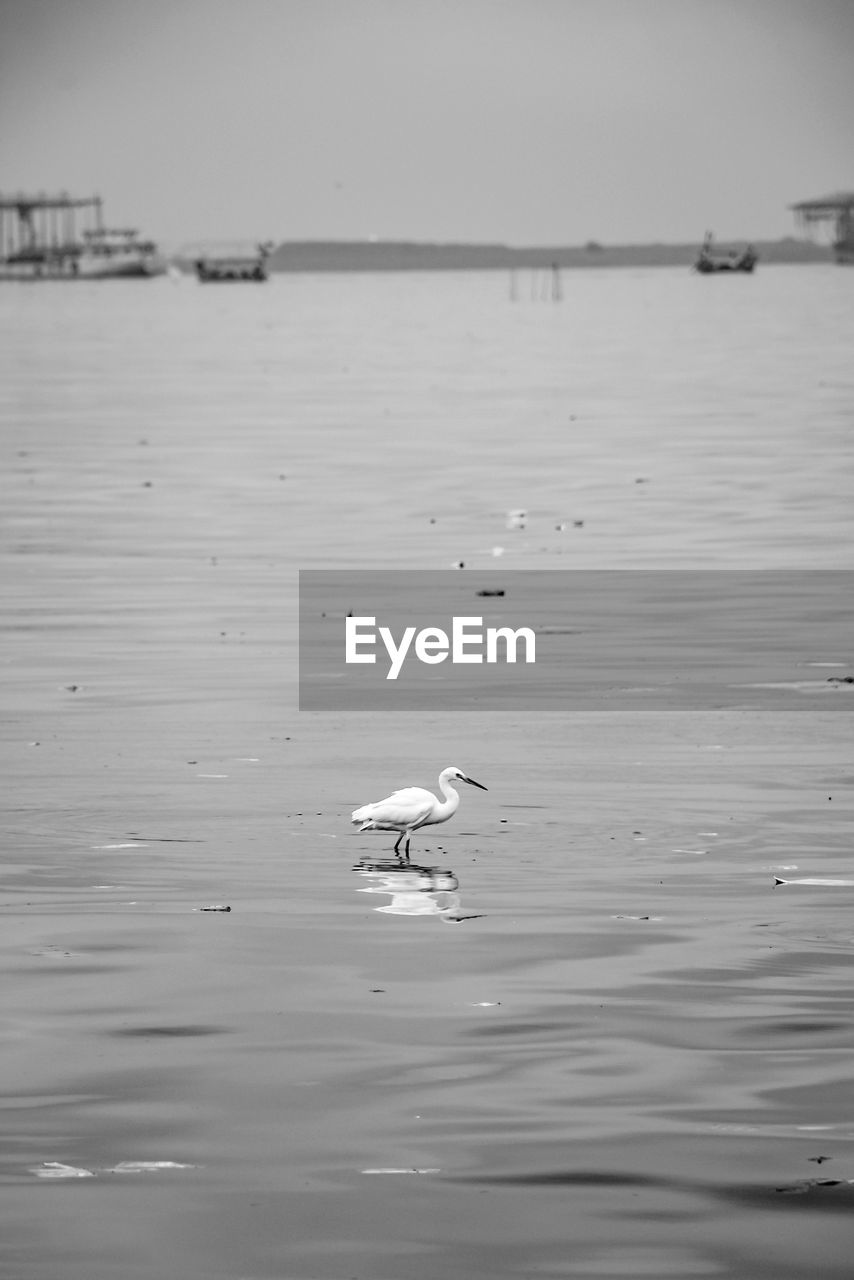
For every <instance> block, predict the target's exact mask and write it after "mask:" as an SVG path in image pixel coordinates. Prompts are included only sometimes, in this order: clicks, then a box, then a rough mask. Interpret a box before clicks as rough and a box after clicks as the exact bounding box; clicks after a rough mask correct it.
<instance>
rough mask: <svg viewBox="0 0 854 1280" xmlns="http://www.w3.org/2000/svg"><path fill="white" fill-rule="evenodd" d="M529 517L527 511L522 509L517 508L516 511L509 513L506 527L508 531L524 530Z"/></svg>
mask: <svg viewBox="0 0 854 1280" xmlns="http://www.w3.org/2000/svg"><path fill="white" fill-rule="evenodd" d="M527 516H528V513H527V511H525V510H523V509H522V507H516V508H515V510H513V511H508V512H507V520H506V521H505V525H506V527H507V528H508V529H524V528H525V520H526V519H527Z"/></svg>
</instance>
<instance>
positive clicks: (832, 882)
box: [774, 876, 854, 888]
mask: <svg viewBox="0 0 854 1280" xmlns="http://www.w3.org/2000/svg"><path fill="white" fill-rule="evenodd" d="M778 884H816V885H821V884H823V885H834V886H841V885H854V880H823V879H819V878H817V877H816V878H813V877H811V876H810V877H805V878H804V879H803V880H781V879H780V877H779V876H775V877H774V887H775V888H776V887H777V885H778Z"/></svg>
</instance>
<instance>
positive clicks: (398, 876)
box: [353, 858, 481, 924]
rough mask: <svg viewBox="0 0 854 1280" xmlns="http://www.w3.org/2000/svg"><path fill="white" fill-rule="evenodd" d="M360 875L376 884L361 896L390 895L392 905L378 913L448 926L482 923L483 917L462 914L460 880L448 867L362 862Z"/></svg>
mask: <svg viewBox="0 0 854 1280" xmlns="http://www.w3.org/2000/svg"><path fill="white" fill-rule="evenodd" d="M353 870H354V872H355V873H356V875H359V876H364V877H365V878H366V879H368V880H371V881H373V883H372V884H369V885H366V886H365V887H364V888H363V889H359V890H358V892H359V893H387V894H389V895H390V896H391V902H386V903H384V904H383V906H381V907H374V910H375V911H381V912H384V913H385V914H386V915H394V916H438V917H439V919H440V920H442V921H443V922H445V923H446V924H460V923H461V922H462V921H463V920H479V919H480V918H481V916H480V915H461V914H460V895H459V892H458V889H459V884H460V882H459V880H458V879H457V877H456V876H455V875H454V873H453V871H448V870H447V869H446V868H445V867H424V866H419V865H418V864H417V863H415V862H404V861H403V860H402V859H400V860H399V859H397V858H381V859H378V860H373V859H369V858H362V859H361V860H360V861H359V862H357V863H356V865H355V866H354V867H353Z"/></svg>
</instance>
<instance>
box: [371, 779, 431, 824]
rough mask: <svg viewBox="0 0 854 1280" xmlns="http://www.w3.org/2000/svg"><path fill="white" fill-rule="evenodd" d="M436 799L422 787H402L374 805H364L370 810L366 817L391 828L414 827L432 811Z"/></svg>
mask: <svg viewBox="0 0 854 1280" xmlns="http://www.w3.org/2000/svg"><path fill="white" fill-rule="evenodd" d="M435 803H436V797H435V796H434V795H433V794H432V792H430V791H425V790H424V788H423V787H404V788H403V790H402V791H395V792H394V793H393V794H392V795H390V796H386V798H385V800H378V801H377V803H376V804H371V805H365V808H366V809H369V810H370V813H369V814H366V817H370V818H371V820H372V821H373V822H388V823H390V824H392V825H393V826H400V827H415V826H418V825H419V824H420V823H422V822H423V821H424V819H425V818H426V817H427V816H428V814H430V813H431V812H432V810H433V806H434V805H435Z"/></svg>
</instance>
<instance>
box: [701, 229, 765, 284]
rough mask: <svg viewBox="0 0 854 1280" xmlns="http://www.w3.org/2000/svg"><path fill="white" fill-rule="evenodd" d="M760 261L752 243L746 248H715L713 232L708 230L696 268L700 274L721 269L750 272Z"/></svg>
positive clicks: (708, 273) (705, 274) (712, 272)
mask: <svg viewBox="0 0 854 1280" xmlns="http://www.w3.org/2000/svg"><path fill="white" fill-rule="evenodd" d="M758 261H759V259H758V257H757V254H756V251H755V250H754V248H753V245H752V244H749V245H748V246H747V247H746V248H745V249H742V250H740V251H739V250H738V249H728V250H725V251H723V250H720V249H718V250H715V249H713V247H712V233H711V231H707V232H706V235H705V238H704V240H703V244H702V247H701V248H700V252H699V254H698V255H697V260H696V262H695V263H694V270H695V271H699V273H700V275H702V276H708V275H713V274H715V273H716V272H719V271H740V272H744V273H747V274H749V273H750V272H752V271H753V268H754V267H755V266H756V263H757V262H758Z"/></svg>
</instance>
